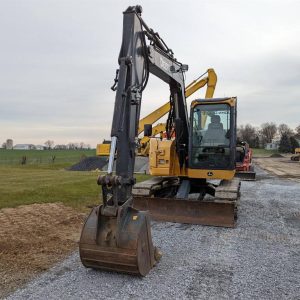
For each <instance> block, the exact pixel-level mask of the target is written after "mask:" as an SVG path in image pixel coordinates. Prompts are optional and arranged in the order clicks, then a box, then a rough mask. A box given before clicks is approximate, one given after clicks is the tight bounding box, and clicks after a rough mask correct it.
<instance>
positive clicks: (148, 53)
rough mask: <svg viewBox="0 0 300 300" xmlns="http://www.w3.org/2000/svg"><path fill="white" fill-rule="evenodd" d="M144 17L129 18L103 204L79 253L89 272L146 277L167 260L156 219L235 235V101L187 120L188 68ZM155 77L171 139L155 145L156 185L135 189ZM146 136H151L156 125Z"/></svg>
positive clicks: (194, 112)
mask: <svg viewBox="0 0 300 300" xmlns="http://www.w3.org/2000/svg"><path fill="white" fill-rule="evenodd" d="M141 14H142V8H141V7H140V6H130V7H128V8H127V9H126V10H125V11H124V13H123V35H122V44H121V50H120V54H119V59H118V62H119V69H118V70H117V72H116V78H115V85H114V90H115V91H116V95H115V104H114V113H113V120H112V128H111V144H110V154H109V162H108V169H107V172H106V173H105V174H101V175H100V176H99V177H98V179H97V183H98V184H99V185H100V186H101V189H102V198H103V204H101V205H99V206H97V207H94V208H93V209H92V211H91V213H90V215H89V216H88V217H87V219H86V222H85V224H84V226H83V229H82V232H81V237H80V241H79V253H80V258H81V261H82V263H83V265H84V266H86V267H89V268H99V269H102V270H109V271H116V272H126V273H129V274H134V275H140V276H145V275H147V274H148V273H149V271H150V270H151V268H152V267H153V266H154V265H155V264H156V263H157V262H158V260H159V258H160V255H159V251H158V250H157V248H156V247H154V245H153V243H152V237H151V226H150V218H151V219H157V220H163V221H165V220H166V221H172V222H183V223H193V224H205V225H214V226H227V227H233V226H234V225H235V219H236V212H237V205H238V198H239V188H240V181H239V180H238V179H235V178H234V175H235V154H236V149H235V148H236V107H237V99H236V97H226V98H216V99H197V100H194V101H192V103H191V107H190V116H188V110H187V105H186V95H185V81H184V78H185V76H184V75H185V74H184V73H185V72H186V71H187V70H188V66H187V65H185V64H182V63H180V62H179V61H178V60H177V59H176V58H175V57H174V53H173V51H172V50H171V49H170V48H169V47H168V46H167V44H166V43H165V42H164V40H163V39H162V38H161V37H160V36H159V34H158V33H157V32H155V31H154V30H153V29H150V28H149V27H148V25H147V24H146V23H145V21H144V20H143V19H142V16H141ZM150 73H151V74H152V75H155V76H157V77H158V78H159V79H161V80H162V81H164V82H165V83H166V84H167V86H169V90H170V99H169V104H170V109H169V113H168V118H167V122H166V127H165V132H166V137H165V138H163V139H160V138H155V137H154V138H151V139H150V154H149V160H150V173H151V174H152V175H153V177H152V178H151V179H149V180H146V181H144V182H141V183H136V181H135V178H134V164H135V155H136V147H137V144H138V143H137V137H138V128H139V120H140V108H141V102H142V93H143V91H144V89H145V88H146V86H147V82H148V79H149V74H150ZM144 134H145V135H146V136H149V137H151V136H152V125H151V124H145V126H144ZM114 165H115V167H116V168H115V170H116V171H115V172H113V170H114Z"/></svg>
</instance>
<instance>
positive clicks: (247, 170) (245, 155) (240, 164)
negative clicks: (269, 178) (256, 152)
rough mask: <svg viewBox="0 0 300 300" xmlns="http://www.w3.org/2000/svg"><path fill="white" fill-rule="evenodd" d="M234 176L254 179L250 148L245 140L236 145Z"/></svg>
mask: <svg viewBox="0 0 300 300" xmlns="http://www.w3.org/2000/svg"><path fill="white" fill-rule="evenodd" d="M235 168H236V173H235V174H236V177H239V178H241V179H242V180H255V175H256V173H255V172H254V168H253V166H252V149H251V148H250V147H249V144H248V143H247V142H238V143H237V145H236V164H235Z"/></svg>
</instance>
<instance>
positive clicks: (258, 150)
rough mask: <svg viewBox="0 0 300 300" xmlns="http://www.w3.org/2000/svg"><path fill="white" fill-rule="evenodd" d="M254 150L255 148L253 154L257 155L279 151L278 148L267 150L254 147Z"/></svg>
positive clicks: (266, 154) (267, 154) (268, 154)
mask: <svg viewBox="0 0 300 300" xmlns="http://www.w3.org/2000/svg"><path fill="white" fill-rule="evenodd" d="M252 150H253V156H256V157H259V156H261V157H263V156H270V155H272V154H274V153H279V152H278V150H266V149H258V148H252Z"/></svg>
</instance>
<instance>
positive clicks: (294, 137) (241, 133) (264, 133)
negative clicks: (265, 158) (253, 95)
mask: <svg viewBox="0 0 300 300" xmlns="http://www.w3.org/2000/svg"><path fill="white" fill-rule="evenodd" d="M237 136H238V140H241V141H246V142H247V143H248V144H249V145H250V147H252V148H265V147H266V145H267V144H268V143H272V140H273V139H274V138H275V137H278V139H279V148H278V150H279V151H280V152H284V153H289V152H292V153H294V151H295V148H297V147H299V142H298V141H299V140H300V125H298V126H297V127H296V128H295V129H292V128H290V127H289V126H288V125H287V124H280V125H278V126H277V125H276V124H275V123H273V122H267V123H263V124H261V125H260V127H255V126H252V125H251V124H246V125H240V126H238V128H237Z"/></svg>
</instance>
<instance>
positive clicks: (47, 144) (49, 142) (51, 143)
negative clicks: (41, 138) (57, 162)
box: [45, 140, 54, 150]
mask: <svg viewBox="0 0 300 300" xmlns="http://www.w3.org/2000/svg"><path fill="white" fill-rule="evenodd" d="M53 145H54V141H51V140H48V141H46V142H45V146H46V147H47V148H48V149H49V150H50V149H51V148H52V147H53Z"/></svg>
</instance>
